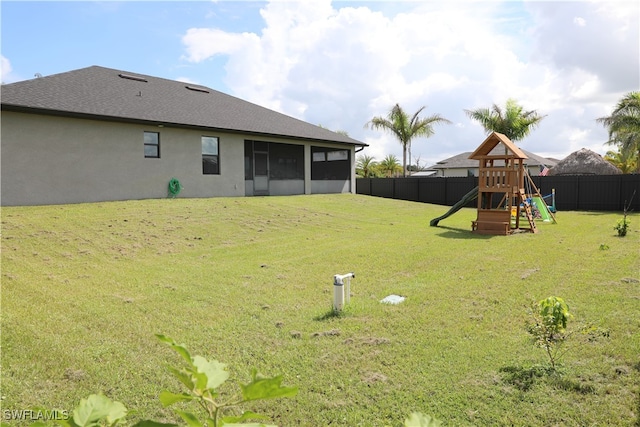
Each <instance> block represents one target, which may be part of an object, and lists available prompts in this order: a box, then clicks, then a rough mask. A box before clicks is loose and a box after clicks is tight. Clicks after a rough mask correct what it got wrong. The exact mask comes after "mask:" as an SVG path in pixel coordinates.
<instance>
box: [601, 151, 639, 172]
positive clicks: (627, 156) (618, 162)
mask: <svg viewBox="0 0 640 427" xmlns="http://www.w3.org/2000/svg"><path fill="white" fill-rule="evenodd" d="M604 159H605V160H606V161H608V162H609V163H611V164H612V165H614V166H615V167H617V168H618V169H620V170H621V171H622V173H632V172H633V171H635V170H637V167H638V166H637V161H638V156H637V154H636V153H635V152H633V151H632V150H624V149H622V148H620V147H618V151H613V150H609V151H607V154H605V155H604Z"/></svg>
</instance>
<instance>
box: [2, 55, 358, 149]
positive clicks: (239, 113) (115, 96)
mask: <svg viewBox="0 0 640 427" xmlns="http://www.w3.org/2000/svg"><path fill="white" fill-rule="evenodd" d="M2 109H3V110H10V111H22V112H34V113H42V114H55V115H63V116H71V117H78V118H94V119H101V120H114V121H124V122H138V123H152V124H154V125H164V126H178V127H195V128H207V129H216V130H221V131H230V132H241V133H248V134H254V135H264V136H277V137H287V138H293V139H304V140H317V141H323V142H337V143H345V144H353V145H359V146H366V145H367V144H365V143H363V142H360V141H357V140H355V139H353V138H350V137H348V136H346V135H342V134H339V133H336V132H332V131H330V130H328V129H324V128H321V127H319V126H315V125H312V124H310V123H307V122H304V121H302V120H298V119H295V118H293V117H289V116H287V115H285V114H281V113H278V112H276V111H273V110H269V109H268V108H264V107H261V106H259V105H256V104H252V103H250V102H247V101H244V100H242V99H239V98H235V97H233V96H230V95H227V94H225V93H222V92H219V91H216V90H214V89H210V88H207V87H204V86H200V85H195V84H191V83H185V82H180V81H175V80H167V79H162V78H158V77H152V76H146V75H142V74H136V73H131V72H128V71H120V70H114V69H110V68H104V67H98V66H91V67H87V68H81V69H79V70H74V71H69V72H66V73H60V74H54V75H51V76H47V77H41V78H36V79H32V80H25V81H21V82H17V83H11V84H6V85H3V86H2Z"/></svg>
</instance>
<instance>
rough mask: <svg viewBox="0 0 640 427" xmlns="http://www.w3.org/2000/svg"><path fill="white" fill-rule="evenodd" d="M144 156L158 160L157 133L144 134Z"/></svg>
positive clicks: (158, 141)
mask: <svg viewBox="0 0 640 427" xmlns="http://www.w3.org/2000/svg"><path fill="white" fill-rule="evenodd" d="M144 156H145V157H149V158H156V159H159V158H160V134H159V133H158V132H145V133H144Z"/></svg>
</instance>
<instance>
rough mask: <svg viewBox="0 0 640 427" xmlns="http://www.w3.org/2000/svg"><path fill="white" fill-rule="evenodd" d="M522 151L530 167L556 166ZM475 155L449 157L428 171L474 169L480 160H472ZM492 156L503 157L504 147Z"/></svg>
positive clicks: (469, 152)
mask: <svg viewBox="0 0 640 427" xmlns="http://www.w3.org/2000/svg"><path fill="white" fill-rule="evenodd" d="M520 151H521V152H522V153H523V154H524V155H525V156H527V160H525V164H526V165H528V166H547V167H552V166H554V165H555V164H556V161H555V160H554V159H549V158H546V157H542V156H538V155H537V154H534V153H532V152H530V151H527V150H523V149H522V148H520ZM472 154H473V153H472V152H471V151H465V152H464V153H460V154H457V155H455V156H453V157H449V158H447V159H444V160H440V161H439V162H438V163H436V164H435V165H433V166H430V167H428V168H427V170H437V169H473V168H477V167H478V160H474V159H470V158H469V157H470V156H471V155H472ZM489 154H490V155H501V154H504V146H503V145H502V144H498V145H496V146H495V147H494V148H493V149H492V150H491V152H490V153H489ZM500 164H504V162H502V161H497V162H496V165H500Z"/></svg>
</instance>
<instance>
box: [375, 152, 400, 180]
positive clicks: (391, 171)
mask: <svg viewBox="0 0 640 427" xmlns="http://www.w3.org/2000/svg"><path fill="white" fill-rule="evenodd" d="M378 168H379V169H380V171H381V172H382V173H383V174H384V175H385V176H386V177H387V178H391V177H392V176H394V175H395V174H397V173H400V171H401V170H402V166H400V163H398V158H397V157H396V156H394V155H393V154H389V155H388V156H387V157H385V158H384V160H382V161H381V162H380V163H379V164H378Z"/></svg>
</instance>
